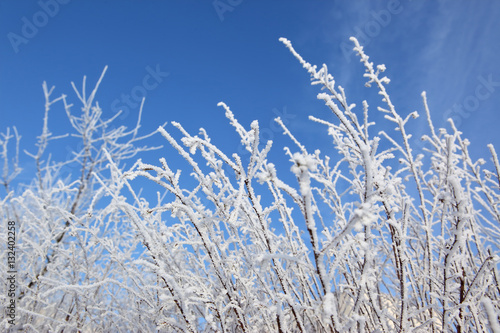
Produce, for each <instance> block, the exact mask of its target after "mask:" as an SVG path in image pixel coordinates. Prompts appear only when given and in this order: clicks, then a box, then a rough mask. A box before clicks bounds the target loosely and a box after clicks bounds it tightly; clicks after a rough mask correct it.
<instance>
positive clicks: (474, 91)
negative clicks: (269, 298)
mask: <svg viewBox="0 0 500 333" xmlns="http://www.w3.org/2000/svg"><path fill="white" fill-rule="evenodd" d="M499 17H500V2H498V1H481V2H472V1H409V0H401V1H391V2H388V3H387V2H381V1H380V2H379V1H377V2H368V1H356V2H353V1H349V2H348V1H342V2H341V1H326V0H321V1H320V0H312V1H295V0H288V1H249V0H218V1H193V0H183V1H158V0H149V1H129V0H120V1H118V0H114V1H112V0H100V1H97V0H95V1H81V0H80V1H77V0H71V1H69V0H58V1H57V0H41V1H18V0H2V1H1V2H0V35H1V38H0V55H1V58H0V59H1V61H0V101H1V103H0V131H4V130H5V128H6V127H7V126H14V125H15V126H17V128H18V130H19V132H20V133H21V134H22V136H23V139H22V148H23V149H27V150H29V151H34V150H35V148H34V143H35V140H36V135H38V134H39V133H40V131H41V125H42V119H43V110H44V105H43V103H44V100H43V94H42V89H41V84H42V82H43V81H44V80H45V81H47V83H48V84H49V85H55V86H56V89H55V92H54V96H57V95H60V94H62V93H65V94H67V95H68V96H69V100H70V101H71V102H73V103H74V104H75V105H76V106H78V101H77V99H76V97H75V95H74V94H73V93H72V88H71V86H70V82H71V81H74V82H75V83H76V84H77V86H80V85H81V80H82V77H83V76H84V75H87V82H88V85H89V88H88V89H90V86H91V85H93V84H94V83H95V82H96V80H97V78H98V77H99V75H100V73H101V72H102V70H103V68H104V66H106V65H108V66H109V69H108V72H107V74H106V76H105V78H104V81H103V83H102V85H101V89H100V91H99V94H98V96H97V100H98V101H99V103H100V106H101V107H102V108H103V111H104V116H105V117H110V116H112V115H113V114H114V112H116V111H117V110H118V109H120V108H123V107H124V106H125V107H127V109H128V110H127V111H126V112H125V114H124V116H123V117H122V118H120V119H119V123H117V125H120V124H125V125H128V126H132V125H133V124H135V121H136V115H137V112H138V107H137V106H134V105H135V104H136V102H135V100H134V94H135V96H136V97H135V98H138V96H140V95H141V94H143V93H144V92H146V93H147V100H146V104H145V109H144V115H143V130H144V133H146V132H148V131H152V130H154V129H156V128H157V127H158V125H160V124H162V123H164V122H166V121H172V120H175V121H179V122H181V123H182V124H183V125H184V126H185V127H186V128H187V129H188V130H190V131H193V132H195V131H196V132H197V129H198V128H199V127H204V128H205V129H206V130H207V131H208V133H209V134H210V135H211V136H212V137H213V140H214V142H215V143H216V144H219V145H221V146H223V148H224V149H227V150H233V151H237V150H238V146H239V143H238V142H237V141H235V140H234V139H235V136H234V135H233V131H232V127H230V126H229V125H228V124H227V121H226V119H225V117H224V113H223V110H222V109H221V108H219V107H217V103H218V102H219V101H224V102H225V103H226V104H228V105H229V106H230V108H231V109H232V110H233V112H234V113H235V114H236V116H237V118H238V119H239V120H240V122H242V123H243V124H244V125H245V126H249V124H250V122H251V121H252V120H253V119H257V120H259V123H260V124H261V126H262V127H263V128H264V129H267V131H266V136H265V138H266V139H268V138H272V139H273V140H274V141H275V142H276V145H277V147H276V146H275V148H274V152H275V153H276V154H280V155H281V154H283V153H282V149H281V147H282V146H283V145H285V144H286V145H289V146H291V143H290V142H289V141H288V140H287V139H286V138H284V137H283V136H282V135H280V133H278V132H276V131H275V129H276V127H275V126H274V125H270V124H271V123H270V122H271V121H272V119H273V118H274V117H276V116H277V115H279V114H281V116H282V118H287V117H286V116H283V113H284V112H286V114H287V115H289V117H288V118H287V120H289V124H290V128H291V129H292V131H294V133H296V134H297V136H298V137H299V138H302V140H303V141H304V143H306V144H307V145H308V146H309V147H310V148H311V150H312V149H314V148H317V147H320V148H323V147H328V142H329V140H328V142H321V140H318V139H317V138H318V137H317V136H315V135H316V133H317V130H318V127H317V125H312V124H310V123H309V121H308V120H307V117H308V115H315V116H318V117H323V118H327V119H330V118H332V115H331V114H329V113H328V110H327V109H326V107H325V106H323V105H322V103H321V102H320V101H318V100H316V94H317V93H318V89H317V87H311V86H310V85H309V77H308V74H307V73H306V72H305V70H304V69H302V67H301V66H300V64H299V63H298V62H297V61H296V59H295V58H294V57H293V56H292V55H291V54H290V53H289V52H288V50H286V48H285V47H284V46H283V45H282V44H281V43H279V42H278V38H279V37H286V38H288V39H290V40H291V41H292V43H293V45H294V47H295V48H296V50H297V51H298V52H299V53H301V55H302V56H303V57H304V58H305V59H306V60H307V61H309V62H311V63H313V64H317V65H321V64H322V63H326V64H327V65H328V66H329V69H330V72H331V73H332V74H333V75H334V76H335V77H336V78H337V82H338V83H339V84H341V85H342V86H344V87H345V88H346V91H347V94H348V98H349V99H350V101H351V102H352V103H356V104H357V105H358V106H361V101H362V100H363V99H365V98H373V96H374V95H375V94H376V91H374V90H373V89H372V90H369V89H367V88H365V87H364V86H363V83H364V81H363V78H361V75H362V73H363V70H364V69H363V68H362V66H361V64H360V63H359V62H358V59H357V58H356V57H355V55H354V54H350V53H349V51H348V50H349V49H350V48H351V44H350V42H349V40H348V38H349V36H352V35H355V36H358V38H359V40H360V42H361V43H362V44H364V45H365V46H366V47H365V50H366V52H367V54H368V55H370V56H371V59H372V60H373V61H375V63H377V64H379V63H384V64H386V66H387V68H388V70H387V76H388V77H389V78H390V79H391V80H392V81H391V83H390V85H389V88H388V90H389V92H390V94H391V96H392V98H393V101H394V102H395V104H396V107H397V108H398V110H399V111H400V112H401V113H402V114H407V113H409V112H412V111H414V110H418V111H419V112H420V113H421V115H424V113H423V107H422V103H421V97H420V93H421V91H422V90H426V91H427V92H428V98H429V104H430V108H431V111H432V113H433V118H434V121H435V124H436V126H437V127H442V126H445V125H446V124H445V121H444V119H445V118H446V117H452V118H454V119H455V121H456V123H457V125H458V127H459V129H460V130H462V131H463V132H464V136H465V137H468V138H470V139H471V141H472V147H473V148H474V149H473V151H474V154H477V155H476V156H475V157H476V158H477V157H480V155H486V153H487V149H486V144H488V143H493V144H495V145H496V147H497V150H498V151H500V134H499V132H498V124H499V120H500V114H499V112H500V109H499V105H500V62H499V61H498V60H499V55H500V37H499V33H500V20H499ZM151 72H160V73H159V74H158V73H157V74H155V75H151ZM166 73H168V76H167V74H166ZM148 75H149V76H148ZM155 76H156V78H157V80H155V79H154V77H155ZM488 82H489V83H488ZM127 95H129V96H130V97H129V101H128V102H127V97H126V96H127ZM372 117H373V118H372V119H379V118H380V117H378V115H377V114H376V111H375V105H373V109H372ZM414 124H415V125H414V126H415V129H416V130H417V131H418V130H420V129H421V128H424V127H425V121H424V119H423V117H422V118H420V120H419V121H418V122H415V123H414ZM68 126H69V123H68V121H67V119H66V117H65V114H64V112H63V109H62V106H61V105H59V106H58V107H55V108H54V111H53V112H52V114H51V118H50V129H51V130H52V132H53V133H54V134H63V133H65V132H67V130H68ZM412 126H413V125H412ZM319 138H320V139H322V138H326V137H325V136H320V137H319ZM157 140H158V141H159V142H161V143H163V140H162V139H161V138H160V137H158V139H157ZM63 149H64V148H63ZM163 155H164V154H163ZM484 157H487V159H488V160H489V156H484ZM152 162H153V161H152ZM286 168H287V169H288V168H289V166H287V167H286ZM28 169H29V168H28Z"/></svg>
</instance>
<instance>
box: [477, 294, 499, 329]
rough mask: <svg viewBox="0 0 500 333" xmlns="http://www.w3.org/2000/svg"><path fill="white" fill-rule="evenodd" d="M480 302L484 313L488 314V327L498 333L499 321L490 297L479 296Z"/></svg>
mask: <svg viewBox="0 0 500 333" xmlns="http://www.w3.org/2000/svg"><path fill="white" fill-rule="evenodd" d="M481 303H482V304H483V306H484V310H485V311H486V315H487V316H488V321H489V323H490V328H491V331H492V332H493V333H500V323H499V322H498V313H497V311H495V307H494V306H493V303H492V302H491V299H489V298H488V297H486V296H484V297H483V298H481Z"/></svg>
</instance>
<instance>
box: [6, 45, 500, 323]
mask: <svg viewBox="0 0 500 333" xmlns="http://www.w3.org/2000/svg"><path fill="white" fill-rule="evenodd" d="M281 41H282V42H283V43H284V44H285V45H286V46H287V47H288V48H289V49H290V51H291V52H292V54H293V55H294V56H295V57H296V58H297V59H298V60H299V61H300V63H301V64H302V65H303V67H304V68H305V69H306V70H307V71H308V73H309V74H310V75H311V77H312V84H316V85H320V86H321V88H322V89H323V92H322V93H320V94H318V98H319V99H320V100H322V101H323V102H324V103H325V105H326V106H327V107H328V108H329V109H330V110H331V112H333V114H334V115H335V118H336V121H335V122H329V121H326V120H322V119H319V118H316V117H310V118H311V120H312V121H314V122H316V123H318V125H317V126H319V127H320V128H321V127H323V128H324V129H325V130H327V131H328V134H329V135H330V136H331V138H332V141H333V146H334V149H332V150H331V152H333V153H330V154H329V156H328V155H325V154H323V153H321V152H320V151H319V150H316V151H309V150H308V147H305V146H303V145H302V144H301V143H299V142H298V141H297V140H296V139H295V137H294V136H293V134H292V133H291V132H290V131H289V130H288V129H287V127H286V126H285V124H284V123H283V122H282V121H281V120H280V119H276V121H277V123H278V124H279V125H280V126H281V127H282V128H283V132H284V133H285V134H286V135H288V136H289V138H290V142H291V143H292V144H293V148H286V149H285V152H286V154H288V156H289V158H290V162H291V163H290V165H289V166H275V165H274V164H272V163H270V161H268V158H267V155H268V153H269V151H270V149H271V145H272V142H267V143H261V142H259V138H260V135H259V125H258V123H257V122H256V121H255V122H253V123H252V124H251V126H250V128H249V129H247V128H245V126H243V125H241V124H240V123H238V121H237V120H236V118H235V117H234V115H233V113H232V112H231V111H230V109H229V107H227V106H226V105H225V104H224V103H220V106H221V107H223V108H224V109H225V111H226V117H227V118H228V120H229V122H230V124H231V125H232V126H233V127H234V129H235V130H236V132H237V134H238V135H239V137H240V138H241V144H242V145H243V146H244V147H245V149H246V150H247V151H248V152H249V153H250V154H249V155H250V158H249V159H246V160H245V161H246V162H244V161H243V159H242V158H241V157H240V156H238V155H236V154H233V155H232V156H228V155H226V154H225V153H224V152H223V151H221V150H220V149H219V148H218V147H216V146H214V145H213V144H212V143H211V141H210V138H209V136H208V134H207V133H206V132H205V131H204V130H200V133H199V134H198V135H191V134H190V133H188V132H187V131H186V130H185V129H184V128H183V127H182V126H181V125H180V124H178V123H172V125H173V127H175V128H176V129H177V132H178V133H177V134H174V133H173V132H172V131H169V130H167V129H166V128H165V127H164V126H162V127H160V128H159V129H158V132H159V133H160V134H161V135H162V136H163V137H164V139H165V140H166V142H168V143H169V144H170V145H171V146H172V147H173V148H175V149H176V150H177V151H178V152H179V154H180V156H182V157H183V158H184V159H185V160H186V161H187V163H189V165H190V168H191V169H189V170H183V171H184V172H183V173H182V174H181V171H180V170H177V169H176V167H175V166H174V165H171V164H170V163H171V161H168V160H167V159H161V160H160V164H159V165H152V164H145V163H142V162H141V161H140V160H139V161H138V162H137V163H135V165H134V166H133V167H132V168H131V169H128V170H125V169H124V166H123V165H124V163H123V162H124V161H125V160H127V159H131V158H134V157H136V156H137V154H138V153H140V152H142V151H145V150H149V149H154V147H150V148H148V147H138V146H137V145H136V142H138V141H140V140H141V139H142V138H144V137H139V136H138V129H139V127H140V116H139V121H138V123H137V126H136V128H134V129H133V130H131V131H127V130H126V129H125V128H124V127H119V128H113V127H112V125H111V124H112V122H113V120H114V118H116V117H114V118H113V119H110V120H107V121H105V120H103V119H102V118H101V113H102V111H101V109H100V107H99V105H98V104H97V103H95V102H94V98H95V94H96V91H97V88H98V86H99V83H100V80H99V82H98V84H97V85H96V87H95V89H94V90H93V91H92V92H91V94H90V96H86V94H85V88H84V87H85V82H84V85H83V88H82V91H81V92H79V91H78V90H77V89H76V88H75V87H74V88H75V91H76V92H77V95H78V97H79V99H80V101H81V103H82V111H81V112H79V113H78V115H76V114H75V113H74V111H73V110H72V105H68V104H67V102H66V96H64V95H63V96H61V97H59V98H55V99H54V98H52V97H51V95H52V89H50V90H49V89H48V88H47V86H46V85H45V84H44V86H43V88H44V92H45V97H46V105H45V110H46V111H45V118H44V124H43V130H42V134H41V135H40V136H39V140H38V145H37V147H38V151H37V152H36V153H32V154H30V155H31V156H32V157H33V159H34V161H35V164H36V170H37V173H36V175H35V177H34V178H33V181H32V182H30V183H27V184H21V182H19V181H16V180H15V177H16V176H17V175H19V174H20V173H21V169H20V168H19V165H18V162H17V160H18V154H19V140H18V138H19V136H18V134H17V132H16V131H15V129H14V131H13V133H14V134H12V132H11V131H10V130H7V131H6V132H5V133H4V134H2V136H1V137H0V149H1V151H0V157H1V159H2V162H3V163H4V164H3V165H4V167H3V171H2V177H1V181H2V184H3V186H4V190H5V191H4V192H3V193H5V195H4V196H2V197H0V216H1V219H2V220H3V221H7V220H14V221H16V223H17V225H18V230H17V233H18V241H17V263H18V267H17V269H18V272H19V274H18V296H17V320H16V321H17V323H18V327H19V328H21V327H22V329H23V330H25V331H26V332H37V331H39V332H48V331H51V332H62V331H64V332H71V331H92V332H95V331H113V332H118V331H123V332H125V331H134V332H136V331H149V332H153V331H156V330H159V331H168V332H170V331H179V332H198V331H205V332H212V331H213V332H216V331H217V332H219V331H220V332H363V331H366V332H410V331H419V332H441V331H447V332H448V331H450V332H451V331H453V332H455V331H456V332H472V331H474V332H476V331H477V332H489V331H490V330H491V331H493V332H500V325H499V323H498V313H499V310H500V304H499V300H500V289H499V288H500V285H499V278H500V276H499V274H498V263H499V256H498V244H499V243H500V177H499V171H500V164H499V161H498V158H497V155H496V153H495V150H494V148H493V146H490V147H489V148H490V151H491V155H492V162H493V163H492V168H491V169H492V170H493V171H489V170H487V169H483V167H482V166H483V165H484V164H485V163H486V162H485V161H484V160H482V159H481V160H478V161H473V160H472V159H471V157H470V155H469V152H468V145H469V142H468V140H467V139H464V138H462V137H461V133H460V132H459V131H458V130H457V129H456V128H455V126H454V124H453V123H452V122H450V125H451V133H448V132H447V131H446V130H444V129H439V130H438V131H436V130H435V129H434V126H433V124H432V121H431V117H430V112H429V109H428V106H427V102H426V97H425V93H423V94H422V97H423V105H424V110H425V115H426V118H427V121H428V125H429V129H428V135H425V136H424V137H423V140H426V141H427V145H426V147H428V148H427V149H425V150H423V151H421V152H420V153H419V154H416V153H415V152H414V151H413V150H412V146H411V144H410V137H411V134H410V133H408V132H407V128H406V124H407V122H408V121H411V119H412V118H417V117H418V113H416V112H413V113H411V114H410V115H406V116H402V115H400V114H399V113H398V111H397V108H396V106H395V105H393V103H392V102H391V98H390V96H389V94H388V92H387V90H386V87H387V85H388V83H389V79H388V78H386V77H383V76H382V73H383V72H384V70H385V66H384V65H379V66H374V65H373V63H371V62H370V61H369V58H368V56H366V55H365V54H364V52H363V48H362V47H361V46H359V44H358V42H357V41H356V40H355V39H353V42H354V45H355V51H356V52H357V53H358V55H359V57H360V59H361V62H362V63H363V65H364V67H365V69H366V72H365V78H366V79H367V82H366V85H367V86H374V87H375V88H376V89H378V91H379V94H380V96H381V100H380V101H370V103H372V104H375V105H378V107H377V108H376V111H375V112H382V113H384V114H385V119H386V121H387V122H388V124H389V125H392V127H396V135H394V131H392V132H390V133H392V134H389V131H388V130H386V131H383V130H382V129H385V128H388V126H387V124H377V126H378V125H381V126H380V127H379V128H378V129H376V128H377V126H376V125H375V124H374V123H373V122H370V120H369V104H368V102H367V101H363V103H362V107H361V109H360V108H356V107H355V105H354V104H350V103H349V102H348V99H347V95H346V93H345V92H344V90H343V89H342V87H340V86H338V85H336V83H335V81H334V79H333V77H332V76H331V75H330V74H329V73H328V71H327V67H326V66H323V67H321V68H320V69H318V68H317V67H316V66H311V65H310V64H309V63H307V62H306V61H305V60H303V59H302V58H301V56H300V55H299V54H298V53H296V51H295V50H294V49H293V48H292V46H291V43H290V42H289V41H287V40H285V39H281ZM103 74H104V73H103ZM101 79H102V77H101ZM56 102H62V103H64V107H65V110H66V112H67V116H68V119H69V120H70V123H71V125H72V135H73V136H76V137H77V138H78V139H79V140H80V141H81V145H80V146H79V149H78V150H75V152H74V155H73V156H72V158H71V159H70V160H68V161H63V162H56V161H52V160H51V158H50V155H49V154H48V152H49V151H50V150H49V149H48V147H49V143H50V141H51V140H53V139H55V137H54V136H53V135H52V134H51V132H50V131H49V127H50V126H49V111H50V109H51V106H52V104H53V103H56ZM372 109H373V108H372ZM141 111H142V108H141ZM370 112H373V111H370ZM116 116H118V115H116ZM152 134H153V133H152ZM152 134H150V135H152ZM179 136H180V138H179ZM8 149H10V151H9V150H8ZM12 150H14V153H13V154H11V155H9V154H8V153H11V152H12ZM12 156H13V157H14V159H12V158H11V157H12ZM394 161H396V162H397V163H394ZM69 165H71V166H72V168H73V169H74V166H75V165H78V166H79V171H78V173H77V174H68V175H67V176H64V175H66V173H64V172H62V171H63V170H65V168H66V167H67V166H69ZM288 170H291V172H292V173H293V174H294V175H295V176H296V177H295V178H296V181H294V182H293V183H286V182H285V181H283V180H282V179H283V177H280V175H283V174H284V173H286V172H290V171H288ZM63 176H64V177H63ZM136 177H142V178H146V179H149V180H150V181H151V184H152V186H153V185H154V184H153V182H154V183H156V184H157V185H154V186H156V189H158V190H159V192H158V198H157V200H156V202H148V201H147V200H145V198H143V197H142V196H141V194H140V191H139V190H138V189H137V188H136V187H135V185H134V180H133V179H134V178H136ZM12 184H15V185H16V186H15V188H14V186H13V185H12ZM193 184H194V185H193ZM158 185H159V186H158ZM160 189H162V190H160ZM2 223H3V225H2V229H1V236H2V239H4V238H5V237H6V230H5V228H4V225H5V223H4V222H2ZM2 247H3V248H2V254H1V255H2V258H1V260H2V264H3V263H5V262H6V260H5V252H6V251H5V248H4V247H5V242H2ZM0 275H1V278H2V281H5V279H6V273H4V270H3V269H2V271H1V273H0ZM2 286H3V287H2V288H3V289H5V285H3V284H2ZM0 299H1V300H2V304H6V302H7V297H6V292H4V291H2V293H1V295H0ZM1 316H2V317H1V318H2V327H8V323H7V319H8V318H6V317H5V314H4V313H3V312H2V314H1ZM2 329H3V328H2Z"/></svg>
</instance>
